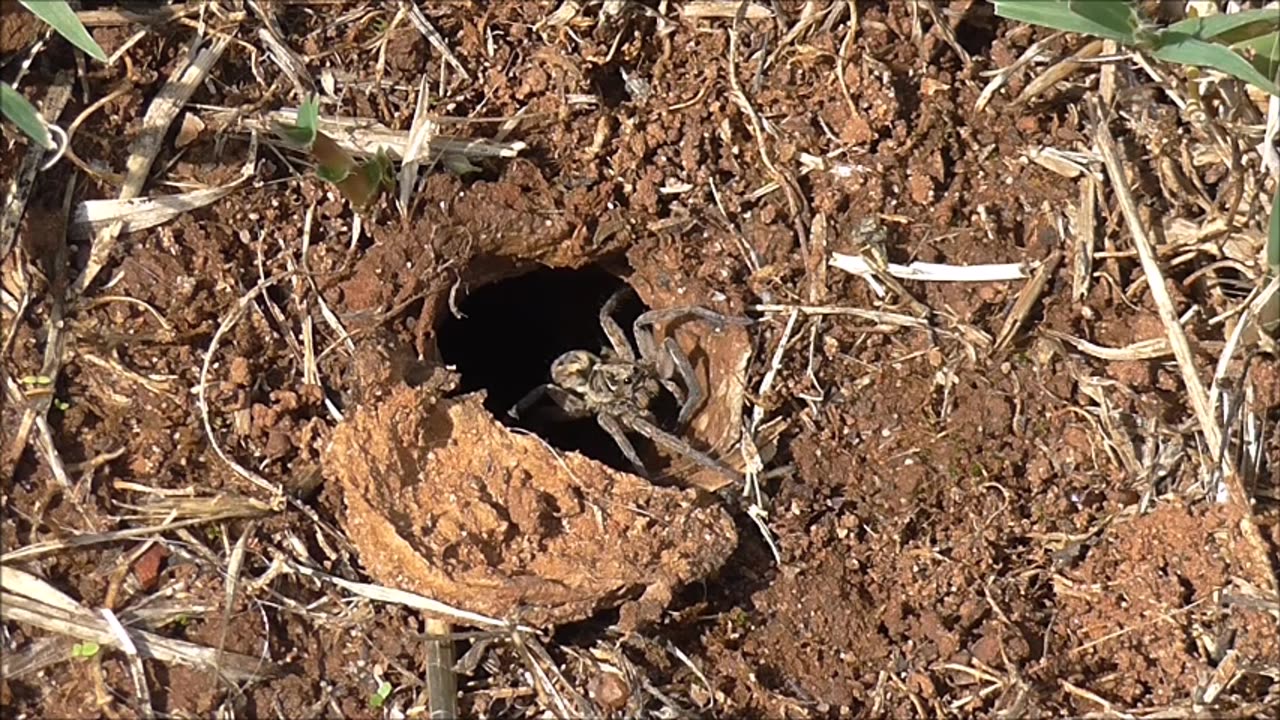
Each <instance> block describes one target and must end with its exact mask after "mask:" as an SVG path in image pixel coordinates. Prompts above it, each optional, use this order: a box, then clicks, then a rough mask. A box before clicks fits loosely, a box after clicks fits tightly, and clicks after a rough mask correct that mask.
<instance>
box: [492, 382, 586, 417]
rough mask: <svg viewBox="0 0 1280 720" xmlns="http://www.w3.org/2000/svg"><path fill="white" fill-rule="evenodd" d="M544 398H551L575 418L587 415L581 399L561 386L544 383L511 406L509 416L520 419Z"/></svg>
mask: <svg viewBox="0 0 1280 720" xmlns="http://www.w3.org/2000/svg"><path fill="white" fill-rule="evenodd" d="M544 397H549V398H551V401H552V402H554V403H555V404H556V405H559V406H560V408H561V409H562V410H564V411H565V412H566V413H568V414H569V415H572V416H574V417H583V416H585V415H586V414H587V411H586V407H585V406H584V404H583V402H582V400H581V399H579V398H578V397H577V396H575V395H574V394H573V393H571V392H569V391H568V390H565V389H564V388H562V387H560V386H559V385H552V384H551V383H544V384H542V385H539V386H538V387H536V388H534V389H532V390H530V391H529V392H528V393H526V394H525V396H524V397H522V398H520V402H518V403H516V404H515V405H512V406H511V409H510V410H508V411H507V414H508V415H510V416H511V417H513V418H519V417H520V415H521V414H522V413H524V412H525V411H526V410H528V409H529V408H531V407H533V406H534V405H536V404H537V403H538V402H539V401H540V400H542V398H544Z"/></svg>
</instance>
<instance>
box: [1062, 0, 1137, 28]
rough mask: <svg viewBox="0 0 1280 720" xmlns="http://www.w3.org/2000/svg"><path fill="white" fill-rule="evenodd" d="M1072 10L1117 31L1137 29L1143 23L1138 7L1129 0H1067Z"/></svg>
mask: <svg viewBox="0 0 1280 720" xmlns="http://www.w3.org/2000/svg"><path fill="white" fill-rule="evenodd" d="M1067 7H1068V8H1069V9H1070V10H1071V12H1073V13H1075V14H1076V15H1079V16H1080V17H1082V18H1085V19H1086V20H1089V21H1090V22H1093V23H1096V24H1098V25H1100V26H1102V27H1106V28H1111V29H1112V30H1114V31H1116V32H1129V33H1132V32H1134V31H1136V30H1137V29H1138V28H1139V27H1141V26H1142V25H1143V22H1142V18H1141V17H1139V15H1138V9H1137V8H1136V7H1134V5H1133V3H1131V2H1130V1H1129V0H1067Z"/></svg>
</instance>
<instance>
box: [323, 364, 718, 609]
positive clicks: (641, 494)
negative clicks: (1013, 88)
mask: <svg viewBox="0 0 1280 720" xmlns="http://www.w3.org/2000/svg"><path fill="white" fill-rule="evenodd" d="M325 468H326V472H327V473H328V475H329V477H330V478H331V479H332V480H333V481H335V482H339V483H341V485H342V488H343V494H344V498H345V505H346V510H345V514H344V516H343V527H344V528H345V530H346V531H347V533H348V535H349V536H350V538H351V540H352V542H353V543H354V544H355V546H356V548H357V549H358V551H359V554H360V558H361V561H362V562H363V563H364V566H365V567H366V569H367V570H368V571H369V573H370V574H371V575H372V576H373V577H375V578H378V579H379V580H380V581H381V582H384V583H386V584H387V585H389V586H392V587H399V588H404V589H407V590H412V591H415V592H419V593H422V594H424V595H427V596H430V597H433V598H436V599H439V600H442V601H444V602H448V603H451V604H454V605H457V606H459V607H462V608H464V609H466V610H470V611H473V612H480V613H484V614H487V615H490V616H496V617H501V618H514V619H519V620H520V621H522V622H527V623H532V624H535V625H552V624H559V623H565V622H569V621H573V620H581V619H583V618H587V617H590V616H591V615H593V614H594V613H596V612H598V611H600V610H602V609H606V608H612V607H616V606H618V605H619V604H621V603H624V602H625V603H627V604H626V605H625V606H624V607H623V608H622V611H621V618H620V625H621V626H622V627H624V628H635V627H637V626H638V625H640V624H642V623H644V622H647V621H649V620H652V619H654V618H655V617H656V616H657V613H659V612H661V610H662V609H663V608H665V607H666V605H667V603H668V602H669V601H670V599H671V597H672V592H673V591H674V590H675V589H677V588H678V587H680V586H681V585H684V584H686V583H689V582H692V581H696V580H700V579H702V578H705V577H707V576H708V575H710V574H712V573H714V572H715V571H716V570H717V569H719V568H720V566H721V565H722V564H723V563H724V561H725V559H726V558H728V557H729V554H730V553H731V552H732V551H733V548H734V547H735V546H736V545H737V532H736V530H735V529H734V523H733V520H732V519H731V518H730V517H729V516H728V514H727V513H725V512H724V510H722V509H721V508H720V507H718V506H717V505H715V504H709V503H706V502H703V501H702V499H701V498H700V496H699V494H698V493H697V492H695V491H692V490H680V489H674V488H664V487H657V486H654V485H652V484H650V483H649V482H647V481H645V480H642V479H640V478H637V477H635V476H633V475H628V474H625V473H621V472H618V471H616V470H613V469H611V468H608V467H606V466H604V465H603V464H601V463H599V462H596V461H594V460H590V459H589V458H586V457H584V456H582V455H579V454H577V453H567V454H564V455H560V454H558V453H557V452H556V451H554V450H553V449H552V448H550V447H549V446H547V445H546V444H545V443H544V442H542V441H541V440H539V439H538V438H536V437H533V436H529V435H522V434H517V433H515V432H513V431H511V430H509V429H507V428H506V427H503V426H502V425H501V424H499V423H498V422H497V421H495V420H494V419H493V417H492V415H490V414H489V412H488V411H487V410H486V409H485V408H484V405H483V398H482V396H481V395H480V394H478V393H473V394H469V395H465V396H462V397H459V398H452V399H441V398H440V396H439V392H438V390H435V389H431V388H429V387H422V388H408V387H404V386H402V387H401V388H400V389H398V390H395V391H393V392H392V393H390V395H389V396H388V397H387V398H386V399H385V400H383V401H381V402H380V403H378V404H376V405H372V406H369V407H366V408H363V409H361V410H360V411H358V412H357V413H356V414H355V415H354V417H352V418H351V419H350V420H349V421H348V422H346V423H344V424H343V425H341V426H339V427H338V428H337V429H336V430H335V431H334V437H333V444H332V446H331V447H330V449H329V451H328V452H327V453H326V456H325Z"/></svg>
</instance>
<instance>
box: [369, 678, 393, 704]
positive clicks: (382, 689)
mask: <svg viewBox="0 0 1280 720" xmlns="http://www.w3.org/2000/svg"><path fill="white" fill-rule="evenodd" d="M389 697H391V683H389V682H387V681H386V680H383V681H382V682H381V683H379V684H378V689H377V690H374V691H373V694H372V695H370V696H369V707H370V708H373V709H374V710H377V709H378V708H380V707H382V705H383V704H384V703H386V702H387V698H389Z"/></svg>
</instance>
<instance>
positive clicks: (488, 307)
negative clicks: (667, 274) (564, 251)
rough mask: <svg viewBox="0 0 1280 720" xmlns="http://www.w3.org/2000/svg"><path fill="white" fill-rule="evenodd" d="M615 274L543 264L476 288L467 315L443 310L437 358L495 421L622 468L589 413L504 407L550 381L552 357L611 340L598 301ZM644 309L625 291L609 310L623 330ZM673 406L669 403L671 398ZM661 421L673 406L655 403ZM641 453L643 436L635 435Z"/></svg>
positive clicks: (461, 306)
mask: <svg viewBox="0 0 1280 720" xmlns="http://www.w3.org/2000/svg"><path fill="white" fill-rule="evenodd" d="M625 287H626V282H625V281H624V280H622V279H621V278H620V277H618V276H617V275H615V274H613V273H611V272H609V271H608V270H606V269H604V268H603V267H600V266H599V265H590V266H587V267H585V268H582V269H578V270H567V269H554V268H540V269H538V270H534V271H531V272H528V273H525V274H523V275H519V276H516V277H513V278H510V279H507V280H502V281H499V282H494V283H490V284H488V285H484V286H482V287H480V288H477V289H476V290H475V291H474V292H472V293H470V294H469V295H468V296H467V297H466V298H465V299H464V300H462V301H461V302H459V303H458V310H459V311H460V312H461V313H462V315H463V316H464V317H463V318H461V319H459V318H456V317H454V316H453V315H452V314H451V313H446V314H445V317H444V320H443V321H442V322H441V324H440V327H439V328H438V330H437V334H436V339H437V343H438V347H439V349H440V355H441V358H442V359H443V360H444V362H445V363H447V364H450V365H453V366H455V367H456V368H457V369H458V372H459V374H460V375H461V377H462V381H461V387H460V388H459V391H460V392H463V393H467V392H473V391H476V390H485V391H487V396H486V398H485V403H484V404H485V407H486V408H487V409H488V410H489V411H490V412H492V413H493V414H494V416H495V417H497V418H498V419H499V420H500V421H502V422H503V423H506V424H508V425H511V426H514V427H522V428H525V429H527V430H531V431H533V432H536V433H537V434H538V435H540V436H541V437H542V438H544V439H545V440H547V442H549V443H551V445H552V446H554V447H556V448H558V449H560V450H573V451H577V452H581V453H583V454H585V455H587V456H589V457H591V458H594V459H596V460H599V461H601V462H604V463H606V464H608V465H610V466H611V467H614V468H617V469H619V470H625V471H630V470H631V466H630V464H629V463H627V461H626V459H625V458H624V457H623V455H622V452H621V451H620V450H618V447H617V445H616V444H614V442H613V440H612V439H611V438H610V437H609V436H608V435H607V434H606V433H605V432H604V431H603V430H601V429H600V426H599V425H597V424H596V421H595V419H594V418H586V419H581V420H570V419H566V418H564V417H563V416H560V415H559V414H557V413H555V412H554V411H553V407H554V406H553V405H552V404H551V403H550V401H544V403H542V404H540V405H539V406H538V407H537V408H535V409H533V410H532V411H530V412H529V413H526V414H525V415H523V416H522V417H521V418H520V419H519V420H513V419H511V418H510V417H509V416H508V415H507V410H509V409H510V408H511V406H512V405H515V404H516V403H517V402H519V401H520V399H521V398H523V397H524V395H525V393H527V392H529V391H530V390H532V389H533V388H534V387H536V386H538V385H540V384H542V383H545V382H547V381H548V379H549V377H548V371H549V369H550V367H551V363H552V361H554V360H555V359H556V358H557V357H559V356H560V354H561V353H564V352H567V351H569V350H578V349H582V350H590V351H592V352H598V351H599V350H600V349H602V348H604V347H606V345H607V343H608V339H607V338H606V337H605V335H604V331H603V330H601V328H600V319H599V313H600V307H601V306H602V305H604V303H605V301H606V300H608V299H609V296H611V295H612V294H613V293H614V292H616V291H617V290H619V289H622V288H625ZM646 309H647V308H646V307H645V306H644V305H643V304H642V303H641V302H640V300H639V299H638V298H636V297H635V295H634V294H631V295H629V297H628V299H627V300H626V301H624V302H623V303H622V304H621V305H620V306H619V308H618V312H617V313H615V314H614V317H615V318H616V319H617V320H618V322H619V323H621V324H622V327H623V328H625V329H626V331H627V334H628V336H630V332H631V323H632V322H633V321H634V320H635V319H636V317H638V316H639V315H640V313H642V312H644V311H645V310H646ZM671 404H672V405H674V403H671ZM654 410H655V411H656V412H657V413H658V416H659V418H660V419H661V420H668V419H670V418H668V417H666V416H667V415H669V414H671V412H672V408H668V407H663V406H662V403H661V402H659V407H656V408H654ZM635 440H636V442H637V449H640V450H641V452H642V454H643V453H644V450H643V447H642V446H643V445H644V443H643V442H640V439H639V438H636V439H635Z"/></svg>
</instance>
